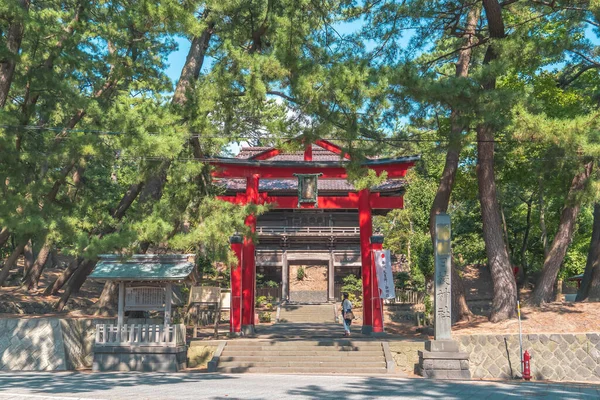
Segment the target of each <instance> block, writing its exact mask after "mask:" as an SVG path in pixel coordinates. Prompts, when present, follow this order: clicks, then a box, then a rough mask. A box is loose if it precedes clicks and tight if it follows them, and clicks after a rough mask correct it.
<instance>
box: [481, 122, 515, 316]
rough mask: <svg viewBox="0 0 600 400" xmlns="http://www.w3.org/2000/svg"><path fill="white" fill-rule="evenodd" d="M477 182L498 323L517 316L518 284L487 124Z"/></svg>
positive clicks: (491, 134)
mask: <svg viewBox="0 0 600 400" xmlns="http://www.w3.org/2000/svg"><path fill="white" fill-rule="evenodd" d="M477 182H478V186H479V202H480V203H481V217H482V219H483V239H484V241H485V251H486V255H487V259H488V265H489V267H490V272H491V274H492V281H493V285H494V299H493V301H492V312H491V315H490V321H491V322H499V321H503V320H505V319H508V318H513V317H514V316H515V315H516V308H517V282H516V281H515V277H514V275H513V272H512V268H511V265H510V260H509V258H508V252H507V251H506V244H505V243H504V237H503V233H502V220H501V218H500V213H499V207H498V197H497V194H496V180H495V177H494V135H493V133H492V129H491V128H490V127H489V126H488V125H486V124H481V125H479V126H478V127H477Z"/></svg>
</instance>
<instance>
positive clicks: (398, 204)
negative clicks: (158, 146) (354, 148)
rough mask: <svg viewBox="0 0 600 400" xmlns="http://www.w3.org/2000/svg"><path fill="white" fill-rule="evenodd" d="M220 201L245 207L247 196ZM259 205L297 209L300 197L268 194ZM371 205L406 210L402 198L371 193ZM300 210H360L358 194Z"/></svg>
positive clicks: (328, 199)
mask: <svg viewBox="0 0 600 400" xmlns="http://www.w3.org/2000/svg"><path fill="white" fill-rule="evenodd" d="M217 198H218V199H219V200H223V201H227V202H230V203H234V204H239V205H244V204H246V203H247V198H246V194H245V193H242V194H241V195H239V194H236V195H235V196H217ZM258 199H259V200H258V203H259V204H267V203H268V204H272V205H273V206H274V208H275V209H297V208H298V197H296V196H268V195H267V193H266V192H261V193H259V195H258ZM369 204H370V206H371V208H372V209H376V210H394V209H402V208H404V198H403V197H402V196H390V197H381V196H380V195H379V193H371V195H370V196H369ZM300 208H319V209H325V210H335V209H358V194H357V193H354V192H351V193H348V196H319V198H318V207H315V206H314V205H313V204H307V203H304V204H301V205H300Z"/></svg>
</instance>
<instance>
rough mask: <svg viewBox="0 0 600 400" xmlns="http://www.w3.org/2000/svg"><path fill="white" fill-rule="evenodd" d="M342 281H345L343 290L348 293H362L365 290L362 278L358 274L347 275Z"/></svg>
mask: <svg viewBox="0 0 600 400" xmlns="http://www.w3.org/2000/svg"><path fill="white" fill-rule="evenodd" d="M342 282H343V283H344V284H343V285H342V292H348V293H355V292H361V293H362V290H363V287H362V279H360V278H358V277H357V276H356V275H354V274H350V275H346V276H345V277H344V278H343V279H342Z"/></svg>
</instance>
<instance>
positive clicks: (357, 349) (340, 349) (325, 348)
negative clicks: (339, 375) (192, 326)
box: [226, 346, 382, 353]
mask: <svg viewBox="0 0 600 400" xmlns="http://www.w3.org/2000/svg"><path fill="white" fill-rule="evenodd" d="M226 351H266V352H269V351H295V352H304V351H322V352H336V353H337V352H363V351H382V348H381V346H323V347H319V346H231V347H229V349H227V350H226Z"/></svg>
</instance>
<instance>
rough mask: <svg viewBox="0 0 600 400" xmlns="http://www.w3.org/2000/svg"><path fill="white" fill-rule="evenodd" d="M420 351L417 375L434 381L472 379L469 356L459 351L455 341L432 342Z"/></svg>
mask: <svg viewBox="0 0 600 400" xmlns="http://www.w3.org/2000/svg"><path fill="white" fill-rule="evenodd" d="M425 349H426V350H423V351H419V366H418V367H417V373H418V374H419V375H421V376H422V377H425V378H433V379H462V380H468V379H471V372H470V371H469V356H468V354H467V353H463V352H460V351H458V342H456V341H454V340H431V341H428V342H426V343H425Z"/></svg>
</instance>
